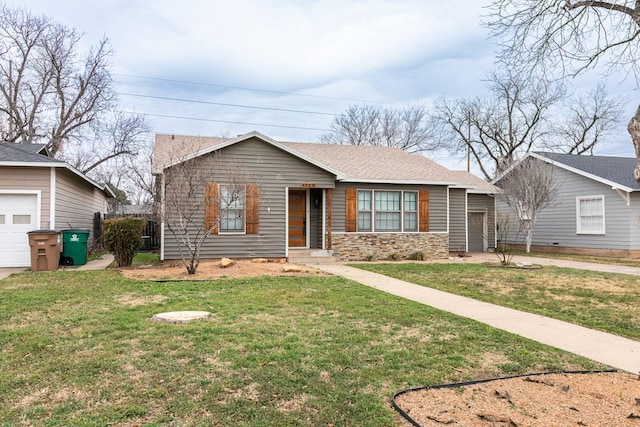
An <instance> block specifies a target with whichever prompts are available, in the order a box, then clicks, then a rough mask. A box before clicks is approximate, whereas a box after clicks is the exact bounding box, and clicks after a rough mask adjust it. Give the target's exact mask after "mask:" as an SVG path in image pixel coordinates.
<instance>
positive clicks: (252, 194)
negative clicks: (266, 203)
mask: <svg viewBox="0 0 640 427" xmlns="http://www.w3.org/2000/svg"><path fill="white" fill-rule="evenodd" d="M245 201H246V206H245V211H246V213H245V215H246V220H247V234H258V222H259V217H260V203H259V202H260V187H258V186H257V185H255V184H247V194H246V197H245Z"/></svg>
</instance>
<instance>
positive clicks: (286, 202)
mask: <svg viewBox="0 0 640 427" xmlns="http://www.w3.org/2000/svg"><path fill="white" fill-rule="evenodd" d="M284 218H285V221H284V256H285V257H286V258H289V187H284Z"/></svg>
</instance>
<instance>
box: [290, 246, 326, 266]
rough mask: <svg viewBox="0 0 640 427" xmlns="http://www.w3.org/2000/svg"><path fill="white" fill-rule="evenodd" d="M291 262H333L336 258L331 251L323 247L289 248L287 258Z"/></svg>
mask: <svg viewBox="0 0 640 427" xmlns="http://www.w3.org/2000/svg"><path fill="white" fill-rule="evenodd" d="M287 261H288V262H289V263H291V264H334V263H335V262H336V259H335V258H334V256H333V251H326V250H323V249H295V250H289V258H288V260H287Z"/></svg>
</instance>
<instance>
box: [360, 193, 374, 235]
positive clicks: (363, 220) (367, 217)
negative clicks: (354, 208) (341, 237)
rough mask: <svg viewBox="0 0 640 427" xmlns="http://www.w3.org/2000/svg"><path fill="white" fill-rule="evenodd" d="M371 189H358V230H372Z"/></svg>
mask: <svg viewBox="0 0 640 427" xmlns="http://www.w3.org/2000/svg"><path fill="white" fill-rule="evenodd" d="M371 214H372V212H371V191H358V230H359V231H371Z"/></svg>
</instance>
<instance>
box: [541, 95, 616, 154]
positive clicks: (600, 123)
mask: <svg viewBox="0 0 640 427" xmlns="http://www.w3.org/2000/svg"><path fill="white" fill-rule="evenodd" d="M566 109H567V110H568V111H569V115H568V116H567V117H564V115H561V117H560V118H561V119H560V120H557V121H556V124H555V128H556V131H555V133H556V135H555V138H554V139H553V140H554V141H555V142H552V141H553V140H552V141H550V142H549V143H547V144H546V146H547V147H548V148H549V149H551V151H554V152H562V153H567V154H591V155H592V154H593V149H594V148H595V147H596V145H597V144H598V143H599V142H601V141H602V140H603V139H605V138H606V137H607V136H609V135H611V134H613V133H614V131H615V130H616V126H617V125H618V124H619V122H620V113H621V111H622V101H621V100H620V99H616V98H611V97H608V96H607V93H606V90H605V88H604V85H602V84H599V85H598V86H597V87H596V88H595V89H593V90H591V91H589V92H588V93H587V94H586V95H583V96H580V95H579V96H577V97H575V98H571V99H569V102H567V106H566Z"/></svg>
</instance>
